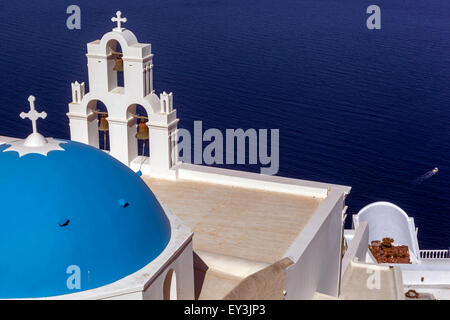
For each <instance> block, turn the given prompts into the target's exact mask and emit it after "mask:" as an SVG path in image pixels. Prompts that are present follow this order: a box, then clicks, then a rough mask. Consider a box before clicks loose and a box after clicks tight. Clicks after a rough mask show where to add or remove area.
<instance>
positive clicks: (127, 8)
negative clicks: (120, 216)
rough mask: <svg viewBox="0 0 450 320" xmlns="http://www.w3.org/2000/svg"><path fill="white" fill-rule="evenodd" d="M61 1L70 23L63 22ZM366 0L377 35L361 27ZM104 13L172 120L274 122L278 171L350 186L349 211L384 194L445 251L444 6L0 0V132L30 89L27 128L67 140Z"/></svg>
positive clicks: (398, 1)
mask: <svg viewBox="0 0 450 320" xmlns="http://www.w3.org/2000/svg"><path fill="white" fill-rule="evenodd" d="M71 4H77V5H78V6H80V8H81V30H69V29H67V27H66V19H67V17H68V16H69V15H68V14H66V8H67V7H68V6H69V5H71ZM371 4H377V5H379V6H380V8H381V27H382V28H381V30H368V29H367V28H366V19H367V17H368V14H366V8H367V7H368V6H369V5H371ZM116 10H121V11H122V12H123V16H125V17H126V18H127V19H128V22H126V23H125V24H124V26H125V27H126V28H128V29H130V30H132V31H133V32H134V33H135V34H136V36H137V38H138V40H139V41H140V42H150V43H151V44H152V50H153V53H154V54H155V57H154V65H155V68H154V86H155V89H156V91H157V92H161V91H162V90H166V91H172V92H173V93H174V105H175V108H176V109H177V112H178V116H179V118H180V119H181V121H180V125H179V127H182V128H186V129H189V130H192V129H193V121H194V120H203V128H204V129H206V128H219V129H222V130H224V129H225V128H243V129H248V128H255V129H258V128H267V129H271V128H279V129H280V169H279V173H278V175H280V176H287V177H294V178H300V179H309V180H316V181H322V182H328V183H335V184H343V185H349V186H352V188H353V189H352V192H351V195H350V196H349V198H348V200H347V203H348V205H349V210H348V213H350V214H354V213H357V212H358V211H359V210H360V209H361V208H362V207H363V206H365V205H367V204H369V203H371V202H373V201H378V200H386V201H392V202H394V203H395V204H397V205H399V206H400V207H401V208H403V209H404V210H405V211H406V212H407V213H408V214H409V215H410V216H413V217H414V218H415V222H416V226H417V227H418V228H419V242H420V246H421V248H423V249H427V248H430V249H431V248H442V249H444V248H448V247H449V246H450V158H449V155H450V1H448V0H433V1H422V0H389V1H385V0H378V1H376V3H374V2H373V1H365V0H283V1H279V0H278V1H275V0H246V1H242V0H164V1H163V0H159V1H155V0H138V1H131V0H130V1H117V0H109V1H87V0H77V1H75V2H72V1H70V2H68V1H49V0H39V1H32V2H31V1H27V2H24V1H21V2H19V1H8V2H6V1H2V2H1V3H0V135H7V136H19V137H26V136H27V134H28V133H29V131H30V123H29V121H24V120H21V119H20V118H19V117H18V115H19V113H20V112H22V111H27V110H28V101H27V97H28V95H30V94H33V95H35V96H36V99H37V100H36V105H37V108H38V110H42V109H44V110H46V111H47V113H48V117H47V119H46V120H41V121H39V122H38V128H39V130H40V131H41V132H43V133H44V134H45V135H47V136H53V137H57V138H66V139H67V138H69V127H68V119H67V117H66V112H67V111H68V105H67V104H68V102H69V101H70V100H71V89H70V83H71V82H73V81H75V80H78V81H80V82H81V81H86V82H87V66H86V63H87V60H86V56H85V53H86V43H87V42H90V41H93V40H96V39H99V38H100V37H101V36H102V35H103V34H104V33H106V32H108V31H110V30H111V29H112V28H113V27H114V24H113V23H112V22H111V20H110V18H111V17H112V16H113V15H114V13H115V12H116ZM434 167H438V168H439V172H438V173H437V174H436V175H433V176H431V177H428V178H427V179H423V180H421V179H419V181H418V180H417V179H418V178H419V177H421V176H422V175H424V174H426V173H427V172H428V171H429V170H431V169H433V168H434ZM232 168H234V169H240V170H250V171H255V172H259V167H258V166H253V165H252V166H232ZM25 192H28V191H25V190H24V193H25ZM350 220H351V219H350V218H348V220H347V227H349V226H350V225H351V222H350Z"/></svg>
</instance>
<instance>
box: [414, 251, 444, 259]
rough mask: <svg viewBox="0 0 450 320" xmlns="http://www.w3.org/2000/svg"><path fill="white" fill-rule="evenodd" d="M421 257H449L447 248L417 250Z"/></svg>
mask: <svg viewBox="0 0 450 320" xmlns="http://www.w3.org/2000/svg"><path fill="white" fill-rule="evenodd" d="M419 251H420V258H421V259H450V252H449V250H419Z"/></svg>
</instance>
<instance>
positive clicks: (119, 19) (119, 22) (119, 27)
mask: <svg viewBox="0 0 450 320" xmlns="http://www.w3.org/2000/svg"><path fill="white" fill-rule="evenodd" d="M111 21H112V22H117V28H114V29H113V31H117V32H122V31H123V30H125V28H122V22H123V23H125V22H127V18H122V12H121V11H117V12H116V17H112V18H111Z"/></svg>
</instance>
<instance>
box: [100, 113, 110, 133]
mask: <svg viewBox="0 0 450 320" xmlns="http://www.w3.org/2000/svg"><path fill="white" fill-rule="evenodd" d="M98 130H99V131H103V132H106V131H108V130H109V124H108V120H106V114H102V117H101V118H100V126H99V127H98Z"/></svg>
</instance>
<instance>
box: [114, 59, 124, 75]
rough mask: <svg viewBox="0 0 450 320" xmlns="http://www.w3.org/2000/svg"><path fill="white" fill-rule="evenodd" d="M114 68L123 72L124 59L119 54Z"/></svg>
mask: <svg viewBox="0 0 450 320" xmlns="http://www.w3.org/2000/svg"><path fill="white" fill-rule="evenodd" d="M113 70H114V71H121V72H123V60H122V57H121V56H117V58H116V63H115V64H114V68H113Z"/></svg>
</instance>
